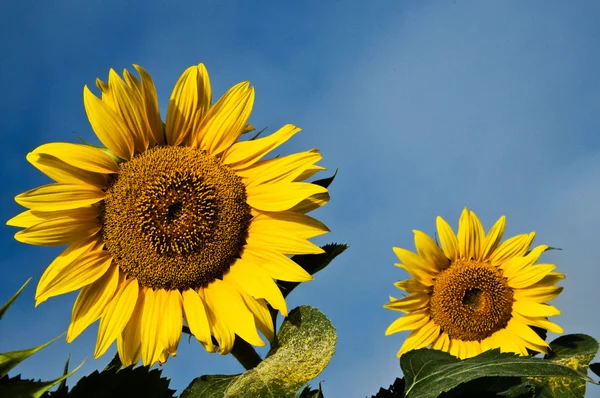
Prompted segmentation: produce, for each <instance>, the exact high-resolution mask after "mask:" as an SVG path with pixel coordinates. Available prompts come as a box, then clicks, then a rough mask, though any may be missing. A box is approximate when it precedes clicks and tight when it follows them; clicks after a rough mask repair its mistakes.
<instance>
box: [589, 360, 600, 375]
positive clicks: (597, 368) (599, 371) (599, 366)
mask: <svg viewBox="0 0 600 398" xmlns="http://www.w3.org/2000/svg"><path fill="white" fill-rule="evenodd" d="M590 370H591V371H592V372H594V373H595V374H596V376H600V362H596V363H592V364H590Z"/></svg>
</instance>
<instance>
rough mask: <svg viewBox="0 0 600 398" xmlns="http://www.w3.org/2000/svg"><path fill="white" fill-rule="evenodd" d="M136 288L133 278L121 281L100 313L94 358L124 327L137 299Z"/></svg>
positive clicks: (99, 354) (104, 350)
mask: <svg viewBox="0 0 600 398" xmlns="http://www.w3.org/2000/svg"><path fill="white" fill-rule="evenodd" d="M138 290H139V286H138V282H137V280H136V279H133V278H132V279H129V280H126V281H124V282H123V283H121V285H120V286H119V288H118V289H117V292H116V293H115V296H114V297H113V299H112V300H111V302H110V304H108V306H107V307H106V309H105V310H104V313H103V314H102V319H101V320H100V326H99V327H98V338H97V340H96V350H95V351H94V358H99V357H100V356H102V354H104V353H105V352H106V350H107V349H108V347H110V345H111V344H112V343H113V341H115V339H116V338H117V337H118V336H119V334H121V332H122V331H123V328H125V325H126V324H127V322H128V321H129V318H130V317H131V314H132V313H133V309H134V308H135V304H136V302H137V300H138Z"/></svg>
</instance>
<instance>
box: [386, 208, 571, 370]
mask: <svg viewBox="0 0 600 398" xmlns="http://www.w3.org/2000/svg"><path fill="white" fill-rule="evenodd" d="M505 222H506V219H505V217H501V218H500V219H499V220H498V221H497V222H496V224H495V225H494V226H493V227H492V229H491V230H490V231H489V232H488V233H487V234H485V233H484V230H483V227H482V225H481V222H480V221H479V219H478V218H477V216H476V215H475V213H473V212H472V211H469V210H468V209H465V210H464V211H463V213H462V215H461V217H460V221H459V224H458V236H457V235H455V234H454V231H453V230H452V228H451V227H450V226H449V225H448V223H446V221H444V220H443V219H442V218H441V217H438V218H437V231H438V235H439V239H440V243H441V247H440V245H438V244H437V243H436V242H435V241H434V240H433V239H431V238H430V237H429V236H427V235H426V234H424V233H423V232H421V231H414V234H415V246H416V248H417V253H413V252H410V251H408V250H405V249H400V248H394V251H395V253H396V255H397V256H398V258H399V259H400V261H401V262H402V264H396V265H397V266H398V267H400V268H402V269H404V270H405V271H407V272H408V273H409V274H410V275H411V276H412V278H411V279H408V280H404V281H400V282H397V283H396V284H395V285H396V287H398V288H399V289H400V290H402V291H404V292H406V293H408V295H407V296H406V297H403V298H400V299H394V298H391V301H390V303H388V304H386V305H385V308H388V309H391V310H394V311H400V312H403V313H404V315H403V316H402V317H400V318H398V319H397V320H396V321H394V322H393V323H392V324H391V325H390V326H389V327H388V329H387V331H386V335H389V334H392V333H397V332H400V331H404V330H412V332H411V334H410V335H409V336H408V338H407V339H406V341H405V342H404V344H403V345H402V347H401V348H400V351H399V352H398V356H401V355H402V354H404V353H405V352H407V351H410V350H416V349H418V348H423V347H427V346H429V345H431V347H432V348H434V349H437V350H442V351H446V352H449V353H450V354H452V355H454V356H457V357H459V358H461V359H464V358H469V357H472V356H475V355H477V354H480V353H481V352H482V351H486V350H489V349H492V348H500V350H501V351H502V352H514V353H517V354H521V355H527V349H530V350H533V351H538V352H547V349H548V344H547V343H546V342H545V341H544V340H543V339H542V338H540V337H539V336H538V334H537V333H535V332H534V331H533V329H531V326H534V327H538V328H542V329H546V330H548V331H551V332H554V333H562V328H561V327H560V326H558V325H556V324H555V323H553V322H551V321H549V320H548V319H547V318H546V317H548V316H553V315H560V311H558V310H557V309H556V308H555V307H553V306H552V305H549V304H546V302H547V301H550V300H552V299H553V298H555V297H556V296H557V295H558V294H559V293H560V292H561V291H562V287H558V286H555V284H556V283H557V282H558V281H560V280H561V279H563V278H564V275H563V274H561V273H558V272H553V271H554V269H555V268H556V266H555V265H553V264H535V262H536V261H537V260H538V258H539V257H540V255H541V254H542V253H543V252H544V251H546V250H547V249H548V246H545V245H541V246H537V247H535V248H533V249H530V246H531V243H532V242H533V238H534V236H535V233H533V232H532V233H529V234H523V235H518V236H515V237H513V238H511V239H508V240H506V241H504V242H502V243H500V240H501V239H502V235H503V233H504V226H505Z"/></svg>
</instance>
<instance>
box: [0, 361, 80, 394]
mask: <svg viewBox="0 0 600 398" xmlns="http://www.w3.org/2000/svg"><path fill="white" fill-rule="evenodd" d="M84 362H85V361H84ZM84 362H82V363H81V364H80V365H79V366H78V367H76V368H75V369H73V370H72V371H71V372H70V373H67V374H64V375H62V376H61V377H59V378H58V379H54V380H49V381H34V380H21V377H20V376H16V377H13V378H9V377H8V376H4V377H2V378H0V397H11V398H39V397H41V396H42V395H43V394H44V393H46V392H47V391H48V390H50V389H51V388H52V387H54V386H55V385H57V384H58V383H60V382H62V381H63V380H65V379H66V378H67V377H69V376H71V375H73V373H75V372H77V371H78V370H79V368H81V367H82V366H83V364H84Z"/></svg>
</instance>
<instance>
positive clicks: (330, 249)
mask: <svg viewBox="0 0 600 398" xmlns="http://www.w3.org/2000/svg"><path fill="white" fill-rule="evenodd" d="M347 248H348V245H346V244H344V243H328V244H326V245H325V246H321V249H323V250H324V251H325V253H321V254H301V255H295V256H292V260H293V261H294V262H295V263H296V264H298V265H299V266H301V267H302V268H304V270H305V271H306V272H308V273H309V274H311V275H314V274H316V273H317V272H319V271H321V270H322V269H324V268H325V267H327V266H328V265H329V263H331V262H332V261H333V259H334V258H336V257H337V256H339V255H340V254H342V253H343V252H344V251H345V250H346V249H347ZM299 284H300V282H286V281H277V285H279V288H280V289H281V293H282V294H283V297H287V295H288V294H290V292H291V291H292V290H294V288H295V287H296V286H298V285H299Z"/></svg>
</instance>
